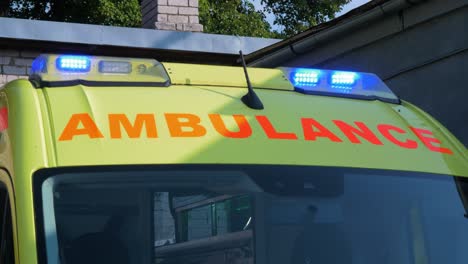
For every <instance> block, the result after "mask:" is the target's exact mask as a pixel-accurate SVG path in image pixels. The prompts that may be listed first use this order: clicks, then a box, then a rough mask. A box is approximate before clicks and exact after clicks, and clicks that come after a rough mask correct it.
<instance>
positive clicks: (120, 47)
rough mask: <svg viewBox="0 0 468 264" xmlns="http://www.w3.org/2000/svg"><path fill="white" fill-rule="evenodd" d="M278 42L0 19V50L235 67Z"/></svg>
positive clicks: (191, 33) (204, 34)
mask: <svg viewBox="0 0 468 264" xmlns="http://www.w3.org/2000/svg"><path fill="white" fill-rule="evenodd" d="M278 41H279V40H278V39H265V38H252V37H238V36H227V35H216V34H207V33H194V32H180V31H165V30H153V29H140V28H125V27H110V26H100V25H87V24H76V23H62V22H51V21H38V20H27V19H15V18H0V47H4V48H15V49H18V48H23V49H38V50H40V51H42V52H54V53H57V52H65V53H70V52H74V53H87V54H92V55H97V54H99V55H107V56H127V57H128V56H132V57H152V58H156V59H158V60H160V61H177V62H179V61H183V62H197V63H214V64H236V59H237V58H238V52H239V50H242V51H243V52H244V53H245V54H248V53H251V52H254V51H255V50H258V49H260V48H263V47H266V46H269V45H271V44H274V43H276V42H278Z"/></svg>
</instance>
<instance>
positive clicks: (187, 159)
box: [4, 57, 468, 176]
mask: <svg viewBox="0 0 468 264" xmlns="http://www.w3.org/2000/svg"><path fill="white" fill-rule="evenodd" d="M54 59H57V57H54ZM139 63H140V62H139ZM91 64H92V65H94V66H93V67H97V65H98V64H93V63H91ZM143 64H144V63H143ZM47 65H50V64H47ZM155 65H156V66H157V67H162V68H160V69H163V70H164V71H162V72H161V75H157V74H156V75H154V76H153V77H148V78H150V79H145V82H147V83H148V82H149V83H151V82H153V81H154V82H155V83H162V84H163V85H159V86H158V85H140V84H139V82H138V80H139V79H138V78H139V77H138V76H133V75H130V76H127V77H122V76H124V74H125V73H123V72H121V73H115V74H116V76H115V77H116V80H117V79H118V80H124V79H125V78H126V80H127V81H128V82H129V83H126V84H125V85H123V86H119V85H117V84H112V83H110V84H109V85H104V86H103V85H94V84H93V83H83V82H75V83H68V84H67V83H63V86H55V85H51V84H53V83H54V81H57V80H56V79H54V78H55V77H54V76H52V75H51V76H48V77H47V78H50V79H48V81H49V83H46V85H45V86H44V85H42V86H41V85H40V81H41V80H39V82H38V79H37V78H35V79H34V78H33V81H34V82H30V81H28V80H17V81H14V82H12V83H10V84H8V85H7V86H6V89H5V90H4V91H5V92H6V97H7V98H8V100H7V101H8V121H9V122H8V134H9V135H10V137H11V139H12V142H13V143H12V144H13V148H15V144H16V145H17V146H18V147H25V144H26V145H27V144H30V145H32V146H36V148H35V149H33V150H31V151H29V152H28V153H29V154H28V155H35V154H36V155H39V156H41V155H42V157H43V159H42V163H43V164H41V161H40V160H36V161H35V162H32V163H31V164H34V165H32V166H36V169H38V168H40V167H41V166H42V167H62V166H95V165H128V164H141V165H144V164H277V165H310V166H336V167H353V168H372V169H388V170H402V171H419V172H428V173H438V174H448V175H458V176H468V154H467V150H466V148H465V147H464V146H463V145H462V144H461V143H459V142H458V141H457V140H456V139H455V138H454V137H453V136H452V135H451V134H450V133H449V132H448V131H447V130H446V129H445V128H443V126H441V125H440V124H439V123H437V121H435V120H434V119H433V118H431V117H430V116H429V115H427V114H426V113H424V112H423V111H421V110H420V109H418V108H416V107H415V106H413V105H411V104H409V103H406V102H404V101H402V102H400V101H399V100H393V99H392V100H389V98H393V97H391V95H388V94H387V92H386V90H383V88H381V87H380V86H378V85H377V84H376V85H377V86H378V87H379V89H382V90H378V91H377V96H374V97H373V98H372V97H369V96H368V94H366V96H367V97H366V96H364V97H362V96H361V95H362V91H361V94H359V93H358V95H359V96H357V97H356V98H353V96H350V94H351V95H352V94H353V92H352V91H350V90H352V89H349V86H348V84H350V83H351V82H352V83H353V84H354V83H355V81H354V79H352V80H350V79H349V78H351V77H350V76H351V75H352V74H351V75H347V73H343V72H338V73H335V72H333V71H330V72H329V71H323V72H321V71H319V75H314V74H313V72H314V71H306V74H305V75H304V71H302V70H301V71H297V70H294V69H250V68H249V69H248V72H249V75H250V79H251V80H252V86H253V87H254V88H255V92H256V93H257V95H258V97H259V98H260V99H261V101H262V102H263V105H264V107H265V108H264V109H263V110H254V109H251V108H249V107H247V106H246V105H245V104H243V103H242V101H241V98H242V96H244V95H245V94H246V92H247V88H246V87H245V76H244V75H243V71H242V68H236V67H221V66H202V65H189V64H168V63H166V64H162V65H160V64H155ZM56 66H57V65H56ZM100 66H102V65H100ZM107 66H108V67H110V68H113V67H114V68H119V67H121V68H122V67H123V68H125V67H126V66H124V65H123V64H122V65H117V64H112V65H111V64H110V66H109V65H107ZM127 66H128V65H127ZM156 66H155V67H156ZM49 67H51V66H49ZM57 67H58V66H57ZM130 67H132V69H133V68H135V67H136V66H135V65H133V64H132V65H130ZM121 68H119V69H121ZM49 70H50V68H49ZM122 71H123V70H122ZM297 72H301V74H297ZM166 73H167V75H165V74H166ZM321 74H323V75H324V76H325V77H324V78H325V79H326V81H324V82H325V84H324V83H321V81H320V80H318V81H316V80H315V78H319V79H320V76H321ZM335 74H338V75H337V76H335ZM340 74H341V75H340ZM343 74H344V75H343ZM356 74H358V76H367V75H365V74H364V75H361V74H360V73H356ZM64 75H66V74H64ZM42 77H43V78H46V77H45V76H42ZM93 78H94V77H93ZM106 78H107V77H106ZM119 78H120V79H119ZM151 78H155V79H151ZM167 78H168V79H167ZM298 78H299V79H298ZM301 78H302V79H301ZM336 78H338V79H336ZM365 78H367V77H365ZM369 78H371V77H369ZM372 78H373V77H372ZM372 78H371V79H372ZM65 79H66V78H65ZM71 79H73V80H75V79H74V78H71ZM71 79H66V81H70V80H71ZM82 79H86V78H84V77H83V78H82ZM334 79H335V80H337V82H339V84H340V85H341V86H343V87H341V88H342V90H343V89H344V90H343V91H340V92H333V93H327V92H323V91H318V90H314V89H319V90H320V89H326V87H325V86H326V85H327V83H328V84H330V85H331V83H333V82H334V81H333V80H334ZM61 81H63V80H61ZM106 81H109V80H106ZM132 81H133V82H135V83H136V84H135V85H132V84H131V82H132ZM372 81H373V82H375V83H377V81H376V80H374V79H372ZM304 82H306V83H307V82H308V84H307V85H311V82H312V83H314V82H315V83H316V84H317V85H311V87H312V88H311V87H306V86H307V85H306V86H304ZM363 83H364V81H363ZM363 83H361V84H359V83H358V82H356V85H358V84H359V85H364V86H366V85H365V84H363ZM377 86H376V87H377ZM301 87H302V88H301ZM304 87H305V88H304ZM317 87H318V88H317ZM324 87H325V88H324ZM387 89H388V88H387ZM364 90H366V89H365V87H364ZM310 91H313V92H310ZM317 91H318V93H316V92H317ZM367 92H368V91H367ZM324 95H326V96H324ZM330 95H332V96H330ZM386 96H388V97H386ZM349 97H351V98H349ZM387 99H388V100H387ZM20 109H21V110H20ZM26 126H27V127H28V130H27V131H24V130H21V128H24V127H26ZM32 131H37V132H32ZM15 133H16V134H15ZM21 135H22V136H24V137H30V138H31V139H29V140H24V139H21ZM33 137H34V138H33ZM21 140H22V141H21Z"/></svg>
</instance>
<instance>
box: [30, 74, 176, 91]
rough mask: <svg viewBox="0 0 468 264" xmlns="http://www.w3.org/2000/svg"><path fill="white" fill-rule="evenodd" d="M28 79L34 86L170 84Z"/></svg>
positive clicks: (166, 83) (165, 84) (152, 85)
mask: <svg viewBox="0 0 468 264" xmlns="http://www.w3.org/2000/svg"><path fill="white" fill-rule="evenodd" d="M29 81H31V83H33V85H34V87H36V88H46V87H47V88H57V87H66V86H76V85H84V86H98V87H112V86H114V87H124V86H143V87H145V86H146V87H168V86H170V85H171V82H170V81H169V80H167V81H165V82H121V81H119V82H116V81H89V80H83V79H75V80H67V81H44V80H42V79H41V78H40V77H38V76H37V75H36V76H34V75H33V76H31V77H29Z"/></svg>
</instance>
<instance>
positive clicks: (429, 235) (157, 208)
mask: <svg viewBox="0 0 468 264" xmlns="http://www.w3.org/2000/svg"><path fill="white" fill-rule="evenodd" d="M454 179H455V178H453V177H448V176H438V175H424V174H417V173H413V174H410V173H402V172H401V173H400V172H391V173H390V172H379V171H370V170H357V169H332V168H316V167H315V168H314V167H298V166H296V167H288V166H242V167H240V166H239V167H236V166H229V167H227V166H224V167H223V166H216V167H215V166H212V167H209V166H204V167H201V166H200V167H197V168H192V169H190V170H187V169H185V170H158V169H155V170H154V171H151V170H150V171H148V170H146V171H138V170H135V171H127V172H119V173H116V172H112V173H110V172H105V171H103V172H93V173H81V174H80V173H76V174H75V173H70V174H64V175H55V176H51V177H49V178H47V179H45V181H44V182H43V183H42V185H41V187H40V188H41V193H42V194H41V195H42V196H41V200H42V205H43V206H42V208H43V216H44V217H43V219H42V221H40V222H39V223H41V225H43V226H44V235H45V245H44V246H45V247H44V250H46V255H47V260H48V262H49V263H62V264H64V263H66V264H74V263H135V264H137V263H138V264H141V263H158V264H176V263H177V264H179V263H190V264H191V263H197V264H198V263H200V264H215V263H216V264H218V263H220V264H224V263H226V264H228V263H232V264H241V263H245V264H250V263H251V264H253V263H265V264H266V263H268V264H276V263H278V264H284V263H292V264H296V263H298V264H299V263H300V264H309V263H310V264H312V263H330V264H343V263H355V264H367V263H368V264H375V263H389V264H390V263H392V264H393V263H399V264H429V263H430V264H434V263H435V264H438V263H440V264H446V263H454V264H462V263H466V262H467V261H468V251H466V250H465V247H466V245H467V244H468V237H467V236H466V235H465V234H466V233H467V231H468V220H467V219H466V218H465V217H464V213H465V209H464V207H463V204H462V200H461V199H460V195H459V192H458V191H457V186H458V189H459V190H460V193H461V194H463V193H464V191H463V190H466V185H465V183H463V182H465V181H464V180H460V179H458V180H457V182H458V185H456V183H455V181H454Z"/></svg>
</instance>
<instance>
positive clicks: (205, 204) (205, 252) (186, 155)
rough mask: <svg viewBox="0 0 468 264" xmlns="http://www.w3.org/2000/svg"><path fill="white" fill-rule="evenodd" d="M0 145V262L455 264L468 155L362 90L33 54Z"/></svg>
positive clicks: (413, 116)
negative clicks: (30, 71) (33, 56)
mask: <svg viewBox="0 0 468 264" xmlns="http://www.w3.org/2000/svg"><path fill="white" fill-rule="evenodd" d="M244 66H245V63H244ZM0 131H1V132H0V166H1V170H0V182H1V188H0V206H1V207H0V209H1V211H0V212H1V218H0V219H1V229H0V230H1V231H0V235H1V241H0V263H21V264H36V263H38V264H59V263H60V264H75V263H80V264H85V263H112V264H118V263H131V264H153V263H154V264H254V263H255V264H289V263H291V264H296V263H300V264H314V263H318V264H376V263H379V264H396V263H398V264H466V263H468V250H467V247H468V219H467V216H466V212H467V211H466V210H467V206H468V201H467V197H468V196H467V195H468V183H467V182H468V181H467V177H468V152H467V149H466V148H465V146H464V145H463V144H461V143H460V142H459V141H458V140H457V139H456V138H455V137H454V136H453V135H452V134H450V132H449V131H447V129H445V128H444V127H443V126H442V125H441V124H439V123H438V122H437V121H436V120H434V119H433V118H432V117H430V116H429V115H428V114H426V113H424V112H423V111H421V110H420V109H418V108H417V107H416V106H414V105H411V104H410V103H408V102H405V101H403V100H400V99H399V98H398V97H397V96H396V95H395V94H394V93H392V91H391V90H390V89H389V88H388V87H387V86H386V85H385V84H384V83H383V82H382V81H381V80H380V79H379V78H378V77H377V76H376V75H373V74H368V73H360V72H349V71H334V70H324V69H308V68H277V69H262V68H247V67H227V66H214V65H195V64H178V63H160V62H158V61H156V60H153V59H141V58H113V57H98V56H84V55H51V54H48V55H41V56H39V57H38V58H37V59H36V60H35V61H34V63H33V65H32V73H31V76H30V78H29V80H26V79H22V80H15V81H12V82H10V83H8V84H6V85H5V86H4V87H3V88H2V89H1V90H0Z"/></svg>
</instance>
